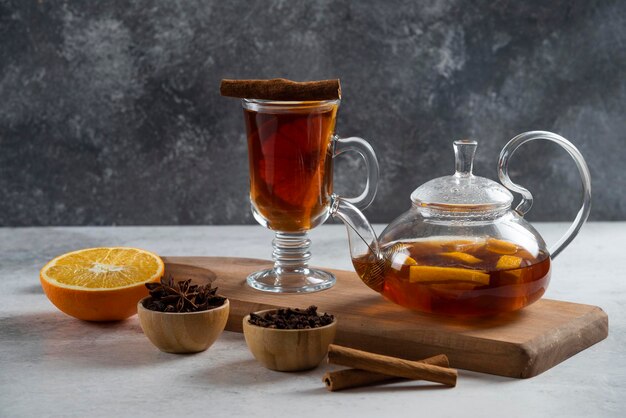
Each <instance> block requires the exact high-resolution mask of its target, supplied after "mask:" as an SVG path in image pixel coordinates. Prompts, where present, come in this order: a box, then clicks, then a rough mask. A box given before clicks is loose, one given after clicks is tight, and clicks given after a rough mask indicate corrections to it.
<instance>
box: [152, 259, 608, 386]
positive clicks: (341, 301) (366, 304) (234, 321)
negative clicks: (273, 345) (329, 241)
mask: <svg viewBox="0 0 626 418" xmlns="http://www.w3.org/2000/svg"><path fill="white" fill-rule="evenodd" d="M164 260H165V262H166V274H167V272H169V273H172V274H173V275H174V276H175V277H181V278H182V277H183V276H184V277H185V278H192V279H195V280H196V281H198V282H206V281H208V280H211V281H214V285H215V286H218V287H219V293H220V294H222V295H224V296H226V297H228V298H229V299H230V302H231V311H230V316H229V318H228V323H227V324H226V329H227V330H230V331H237V332H241V331H242V319H243V317H244V316H246V315H247V314H249V313H250V312H255V311H259V310H263V309H271V308H276V307H307V306H309V305H316V306H318V308H319V310H320V311H323V312H329V313H332V314H334V315H335V316H336V317H337V319H338V324H337V336H336V338H335V343H336V344H340V345H344V346H348V347H352V348H357V349H362V350H366V351H370V352H374V353H379V354H385V355H390V356H394V357H400V358H405V359H408V360H419V359H423V358H426V357H431V356H434V355H437V354H442V353H443V354H446V355H447V356H448V358H449V359H450V365H451V366H452V367H455V368H460V369H467V370H473V371H478V372H483V373H490V374H495V375H500V376H509V377H516V378H528V377H533V376H536V375H538V374H540V373H542V372H544V371H546V370H548V369H549V368H551V367H553V366H555V365H557V364H559V363H560V362H562V361H564V360H566V359H568V358H569V357H571V356H573V355H574V354H576V353H578V352H580V351H582V350H584V349H586V348H588V347H590V346H591V345H593V344H595V343H597V342H599V341H601V340H603V339H605V338H606V337H607V335H608V317H607V315H606V313H605V312H604V311H603V310H602V309H600V308H598V307H596V306H590V305H583V304H577V303H571V302H562V301H556V300H549V299H541V300H539V301H538V302H536V303H534V304H533V305H531V306H529V307H527V308H525V309H522V310H521V311H518V312H512V313H509V314H505V315H499V316H497V317H490V318H478V319H477V318H474V319H471V320H466V321H462V320H459V319H454V318H446V317H440V316H433V315H424V314H420V313H417V312H413V311H410V310H407V309H406V308H403V307H400V306H397V305H395V304H393V303H391V302H388V301H386V300H385V299H384V298H383V297H382V296H381V295H379V294H377V293H375V292H373V291H372V290H370V289H369V288H368V287H367V286H365V285H364V284H363V283H362V282H361V280H360V279H359V278H358V276H357V275H356V273H354V272H349V271H343V270H331V271H332V272H333V273H334V274H335V275H336V276H337V284H336V285H335V286H334V287H333V288H331V289H330V290H327V291H323V292H318V293H313V294H305V295H298V294H296V295H293V294H292V295H277V294H271V293H264V292H259V291H256V290H254V289H251V288H249V287H248V286H247V285H246V283H245V279H246V276H247V275H248V274H249V273H251V272H253V271H256V270H259V269H261V268H267V267H269V266H271V262H269V261H264V260H256V259H248V258H229V257H166V258H165V259H164Z"/></svg>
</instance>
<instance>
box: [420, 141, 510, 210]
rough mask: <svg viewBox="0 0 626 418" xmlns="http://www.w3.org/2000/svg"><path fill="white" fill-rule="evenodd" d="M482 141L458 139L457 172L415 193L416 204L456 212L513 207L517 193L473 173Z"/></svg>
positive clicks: (434, 181) (426, 184)
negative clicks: (479, 144)
mask: <svg viewBox="0 0 626 418" xmlns="http://www.w3.org/2000/svg"><path fill="white" fill-rule="evenodd" d="M477 146H478V143H477V142H476V141H473V140H470V139H462V140H459V141H454V155H455V168H456V172H455V173H454V174H453V175H451V176H444V177H439V178H436V179H433V180H430V181H428V182H426V183H424V184H422V185H421V186H419V187H418V188H417V189H415V190H414V191H413V193H411V200H412V201H413V203H414V204H415V205H416V206H419V207H428V208H431V209H436V210H444V211H452V212H492V211H497V210H504V209H508V208H510V207H511V202H512V201H513V195H512V194H511V192H509V191H508V190H507V189H506V188H504V186H502V185H501V184H500V183H496V182H495V181H493V180H489V179H487V178H485V177H479V176H475V175H474V174H472V166H473V164H474V155H475V153H476V147H477Z"/></svg>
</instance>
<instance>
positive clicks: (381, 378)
mask: <svg viewBox="0 0 626 418" xmlns="http://www.w3.org/2000/svg"><path fill="white" fill-rule="evenodd" d="M418 363H425V364H431V365H435V366H440V367H450V363H449V362H448V357H447V356H446V355H445V354H439V355H437V356H433V357H428V358H426V359H424V360H418ZM397 379H399V378H398V377H396V376H389V375H388V374H383V373H377V372H370V371H367V370H361V369H344V370H338V371H336V372H328V373H326V374H325V375H324V377H322V381H323V382H324V384H326V389H328V390H329V391H331V392H334V391H337V390H343V389H350V388H356V387H360V386H367V385H373V384H376V383H382V382H389V381H391V380H397Z"/></svg>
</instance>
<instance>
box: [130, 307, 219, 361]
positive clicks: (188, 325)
mask: <svg viewBox="0 0 626 418" xmlns="http://www.w3.org/2000/svg"><path fill="white" fill-rule="evenodd" d="M149 299H150V296H148V297H145V298H143V299H141V300H140V301H139V303H138V304H137V314H138V316H139V323H140V324H141V328H142V329H143V332H144V334H146V336H147V337H148V339H149V340H150V341H151V342H152V344H154V345H155V346H156V347H157V348H158V349H159V350H161V351H165V352H166V353H177V354H184V353H198V352H200V351H204V350H206V349H207V348H209V347H210V346H211V345H212V344H213V343H214V342H215V340H217V337H219V336H220V334H221V333H222V331H224V327H225V326H226V321H227V320H228V314H229V312H230V302H229V301H228V299H226V301H225V302H224V304H223V305H222V306H219V307H217V308H213V309H209V310H208V311H200V312H182V313H181V312H158V311H153V310H150V309H148V308H146V307H145V306H144V302H147V301H148V300H149Z"/></svg>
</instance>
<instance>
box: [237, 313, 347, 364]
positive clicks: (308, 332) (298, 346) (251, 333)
mask: <svg viewBox="0 0 626 418" xmlns="http://www.w3.org/2000/svg"><path fill="white" fill-rule="evenodd" d="M274 310H275V309H268V310H265V311H259V312H255V313H256V314H258V315H262V314H264V313H266V312H270V311H274ZM249 319H250V315H246V316H245V318H243V335H244V337H245V339H246V344H248V348H249V349H250V351H251V352H252V354H253V355H254V358H256V359H257V360H258V361H259V362H261V363H262V364H263V365H264V366H265V367H267V368H268V369H271V370H277V371H281V372H294V371H298V370H308V369H312V368H314V367H317V366H318V365H319V364H320V363H321V361H322V360H323V359H324V356H326V353H327V352H328V346H329V345H330V344H331V343H332V342H333V340H334V339H335V333H336V330H337V319H336V318H335V320H334V321H333V322H332V323H331V324H328V325H325V326H323V327H319V328H310V329H274V328H264V327H259V326H257V325H252V324H251V323H250V322H248V320H249Z"/></svg>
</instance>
